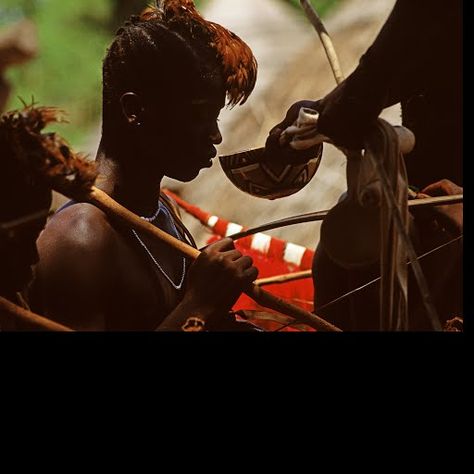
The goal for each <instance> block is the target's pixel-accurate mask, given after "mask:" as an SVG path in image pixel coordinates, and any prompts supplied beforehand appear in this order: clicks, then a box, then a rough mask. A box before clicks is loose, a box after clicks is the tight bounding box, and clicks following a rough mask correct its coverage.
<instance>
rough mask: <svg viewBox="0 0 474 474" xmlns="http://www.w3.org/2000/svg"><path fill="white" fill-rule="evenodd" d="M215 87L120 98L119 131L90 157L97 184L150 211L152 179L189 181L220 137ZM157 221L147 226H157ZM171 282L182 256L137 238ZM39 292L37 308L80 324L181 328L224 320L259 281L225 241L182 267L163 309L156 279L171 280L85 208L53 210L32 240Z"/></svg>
mask: <svg viewBox="0 0 474 474" xmlns="http://www.w3.org/2000/svg"><path fill="white" fill-rule="evenodd" d="M224 99H225V92H224V90H223V88H222V87H214V88H212V87H211V88H207V89H206V90H205V92H203V93H202V94H196V95H194V97H192V98H191V100H189V101H187V102H185V101H184V99H182V98H181V97H177V98H167V103H165V104H164V105H161V106H160V98H159V97H150V96H149V97H147V98H146V100H144V98H143V97H142V96H141V95H140V94H138V93H136V92H133V91H130V92H127V93H125V94H123V95H122V97H121V100H120V102H121V106H122V116H121V117H120V120H121V123H122V130H123V133H120V134H118V135H115V136H107V135H104V136H103V137H102V140H101V144H100V148H99V151H98V154H97V161H98V164H99V170H100V173H101V175H100V177H99V179H98V181H97V185H98V187H100V188H101V189H102V190H104V191H105V192H106V193H108V194H109V195H110V196H112V197H113V198H114V199H116V200H117V201H118V202H119V203H121V204H122V205H124V206H126V207H127V208H128V209H130V210H132V211H133V212H135V213H136V214H138V215H140V216H150V215H152V214H154V212H155V210H156V209H157V204H158V196H159V192H160V183H161V180H162V179H163V177H164V176H165V175H166V176H169V177H171V178H174V179H177V180H180V181H185V182H187V181H190V180H192V179H194V178H195V177H196V176H197V175H198V174H199V172H200V170H201V169H202V168H205V167H209V166H211V164H212V162H211V159H212V158H213V157H215V156H216V149H215V146H214V145H217V144H219V143H220V142H221V141H222V137H221V134H220V132H219V128H218V125H217V118H218V115H219V112H220V110H221V108H222V107H223V106H224ZM161 217H162V216H161V215H160V217H159V218H158V219H157V221H156V222H155V225H157V226H158V227H160V226H161V225H162V224H163V222H161V221H160V218H161ZM140 237H141V239H142V240H143V242H144V243H145V244H146V246H147V247H148V249H149V251H150V252H151V253H152V255H153V256H154V257H155V259H156V260H157V261H158V262H159V263H160V265H161V266H162V268H163V269H164V271H165V272H166V273H167V274H168V275H169V276H170V278H171V279H172V280H173V281H174V282H178V281H179V279H180V275H181V273H182V269H183V267H182V256H181V255H180V254H179V253H178V252H177V251H175V250H173V249H171V248H170V247H168V246H167V245H165V244H163V243H161V242H159V241H152V240H150V239H148V238H146V237H144V236H140ZM38 249H39V253H40V257H41V260H40V263H39V265H38V268H37V271H38V277H39V278H38V280H37V290H38V289H39V290H40V293H41V295H42V302H43V314H45V315H46V316H48V317H50V318H52V319H54V320H56V321H61V322H62V323H64V324H67V325H69V326H70V327H72V328H74V329H79V330H158V331H179V330H181V327H182V325H183V324H184V323H185V321H186V320H187V318H188V317H189V316H198V317H200V318H201V319H202V320H204V321H206V322H207V323H208V324H209V325H212V324H214V323H215V321H216V319H218V318H220V317H223V315H225V314H226V313H227V312H228V311H229V310H230V309H231V307H232V306H233V304H234V303H235V301H236V300H237V298H238V296H239V295H240V293H241V292H242V290H243V289H245V288H246V287H248V286H249V285H250V284H251V282H252V281H253V280H255V278H256V277H257V274H258V272H257V269H256V268H255V267H253V266H252V260H251V259H250V258H249V257H245V256H242V254H241V253H240V252H239V251H237V250H236V249H235V248H234V245H233V243H232V241H231V240H230V239H225V240H223V241H221V242H218V243H216V244H214V245H212V246H209V247H208V248H207V249H206V250H205V251H204V252H203V253H202V254H201V256H200V257H199V258H198V259H197V260H196V261H195V262H194V263H193V264H192V265H191V266H190V268H189V271H188V274H187V277H186V281H185V286H184V290H182V293H181V294H180V295H179V297H177V298H176V304H175V306H174V307H173V308H172V310H171V311H170V312H169V311H168V312H167V309H166V307H165V306H166V305H165V303H164V300H163V299H162V294H161V292H160V291H157V286H156V281H157V279H158V281H159V282H160V285H161V288H162V289H163V288H164V289H165V290H166V285H169V284H168V283H167V282H166V281H165V280H164V279H163V276H162V275H161V273H160V271H159V270H158V269H157V267H156V265H154V263H153V262H152V261H151V259H148V257H147V256H146V255H145V257H146V258H145V257H144V252H143V249H142V248H140V245H139V243H138V242H137V241H136V240H135V239H134V238H133V236H131V234H130V229H125V230H124V229H120V228H118V227H117V225H116V224H114V223H113V222H112V221H111V220H110V219H109V218H108V217H107V216H106V215H105V214H104V213H103V212H102V211H100V210H99V209H97V208H96V207H94V206H92V205H90V204H75V205H73V206H71V207H68V208H66V209H64V210H63V211H61V212H60V213H58V214H57V215H56V216H55V217H54V218H53V219H52V220H51V221H50V223H49V224H48V226H47V227H46V229H45V231H44V232H43V234H42V235H41V237H40V239H39V240H38Z"/></svg>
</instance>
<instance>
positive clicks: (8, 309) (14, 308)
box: [0, 296, 73, 332]
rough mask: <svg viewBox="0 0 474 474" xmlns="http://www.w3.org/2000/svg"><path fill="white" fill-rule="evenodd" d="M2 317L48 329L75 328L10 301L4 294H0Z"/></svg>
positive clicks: (69, 329) (56, 330) (0, 312)
mask: <svg viewBox="0 0 474 474" xmlns="http://www.w3.org/2000/svg"><path fill="white" fill-rule="evenodd" d="M0 317H8V318H15V319H21V320H22V321H24V322H26V323H28V324H32V325H33V326H36V327H39V328H41V329H45V330H46V331H55V332H58V331H59V332H73V329H71V328H68V327H67V326H63V325H62V324H59V323H56V322H54V321H51V320H50V319H46V318H45V317H43V316H40V315H39V314H35V313H32V312H31V311H28V310H27V309H25V308H22V307H20V306H18V305H16V304H14V303H12V302H11V301H8V300H7V299H5V298H3V297H2V296H0Z"/></svg>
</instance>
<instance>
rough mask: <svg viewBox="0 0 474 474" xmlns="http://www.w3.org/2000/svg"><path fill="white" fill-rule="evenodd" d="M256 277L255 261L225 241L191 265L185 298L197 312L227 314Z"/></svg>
mask: <svg viewBox="0 0 474 474" xmlns="http://www.w3.org/2000/svg"><path fill="white" fill-rule="evenodd" d="M257 276H258V270H257V268H255V267H254V266H253V261H252V259H251V258H250V257H248V256H244V255H242V253H241V252H240V251H238V250H237V249H236V248H235V246H234V242H233V241H232V240H231V239H223V240H220V241H218V242H216V243H214V244H212V245H209V246H208V247H206V248H205V249H204V250H203V251H202V253H201V255H200V256H199V257H198V258H197V259H196V261H195V262H194V263H193V264H192V265H191V267H190V269H189V279H188V283H187V289H186V294H185V298H186V299H187V301H188V302H191V304H192V305H193V306H196V307H197V308H198V309H203V308H205V309H206V310H207V311H209V312H211V313H212V312H220V311H224V312H225V311H228V310H230V309H231V308H232V306H233V305H234V304H235V302H236V301H237V299H238V298H239V296H240V294H241V293H242V291H244V290H245V289H246V288H248V287H249V286H250V285H251V284H252V282H253V281H254V280H255V279H256V278H257Z"/></svg>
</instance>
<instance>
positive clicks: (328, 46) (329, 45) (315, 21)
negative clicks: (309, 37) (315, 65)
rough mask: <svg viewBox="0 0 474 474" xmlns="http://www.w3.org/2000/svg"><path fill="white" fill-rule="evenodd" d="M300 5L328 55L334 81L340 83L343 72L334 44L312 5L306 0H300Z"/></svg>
mask: <svg viewBox="0 0 474 474" xmlns="http://www.w3.org/2000/svg"><path fill="white" fill-rule="evenodd" d="M300 3H301V6H302V7H303V10H304V12H305V13H306V16H307V17H308V19H309V21H310V22H311V24H312V25H313V27H314V29H315V30H316V32H317V33H318V35H319V38H320V39H321V42H322V44H323V47H324V51H325V52H326V56H327V57H328V60H329V64H330V65H331V70H332V73H333V74H334V78H335V79H336V83H337V84H340V83H341V82H342V81H343V80H344V74H343V73H342V69H341V66H340V64H339V59H338V57H337V54H336V50H335V48H334V44H333V42H332V40H331V37H330V36H329V33H328V32H327V30H326V28H325V26H324V24H323V22H322V21H321V18H319V15H318V13H317V12H316V10H315V9H314V7H313V6H312V5H311V3H309V1H308V0H300Z"/></svg>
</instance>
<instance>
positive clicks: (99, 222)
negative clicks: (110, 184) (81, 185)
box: [38, 203, 117, 250]
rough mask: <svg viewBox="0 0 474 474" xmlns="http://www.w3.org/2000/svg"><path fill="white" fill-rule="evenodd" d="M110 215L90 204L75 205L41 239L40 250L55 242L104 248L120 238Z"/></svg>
mask: <svg viewBox="0 0 474 474" xmlns="http://www.w3.org/2000/svg"><path fill="white" fill-rule="evenodd" d="M116 236H117V232H116V231H115V230H114V228H113V227H112V225H111V224H110V221H109V220H108V218H107V216H106V214H105V213H104V212H103V211H101V210H100V209H99V208H97V207H96V206H94V205H92V204H88V203H77V204H74V205H72V206H70V207H68V208H66V209H64V210H62V211H61V212H59V213H57V214H56V215H54V216H53V217H52V218H51V219H50V221H49V222H48V224H47V225H46V227H45V229H44V231H43V232H42V233H41V235H40V238H39V240H38V247H39V248H40V249H41V248H42V247H44V246H45V245H50V244H52V243H54V244H55V246H59V247H69V246H73V247H76V248H84V247H87V248H88V249H90V250H101V249H104V248H106V247H108V246H110V244H111V243H112V242H113V241H114V240H115V239H116Z"/></svg>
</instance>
